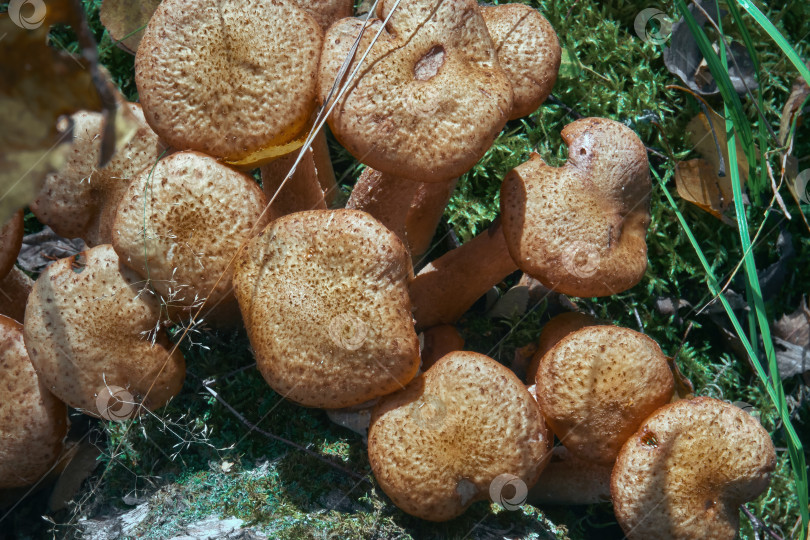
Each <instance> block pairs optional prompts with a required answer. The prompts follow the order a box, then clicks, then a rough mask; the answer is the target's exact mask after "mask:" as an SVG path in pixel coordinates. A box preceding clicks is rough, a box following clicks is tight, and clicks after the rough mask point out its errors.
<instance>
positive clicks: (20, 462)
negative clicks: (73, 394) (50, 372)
mask: <svg viewBox="0 0 810 540" xmlns="http://www.w3.org/2000/svg"><path fill="white" fill-rule="evenodd" d="M67 426H68V418H67V409H66V408H65V404H64V403H62V402H61V401H59V400H58V399H56V397H54V395H53V394H51V393H50V392H49V391H48V389H47V386H46V385H44V384H43V383H42V382H41V381H40V380H39V378H38V377H37V373H36V372H35V371H34V366H32V365H31V360H29V358H28V353H27V352H26V351H25V344H24V343H23V327H22V325H21V324H20V323H18V322H17V321H14V320H12V319H9V318H8V317H4V316H2V315H0V489H6V488H13V487H22V486H27V485H30V484H33V483H35V482H36V481H37V480H39V479H40V478H41V477H42V476H44V475H45V474H46V473H47V472H48V470H49V469H50V468H51V465H53V464H54V462H55V461H56V459H57V458H58V457H59V454H60V453H61V452H62V448H63V440H64V438H65V436H66V435H67Z"/></svg>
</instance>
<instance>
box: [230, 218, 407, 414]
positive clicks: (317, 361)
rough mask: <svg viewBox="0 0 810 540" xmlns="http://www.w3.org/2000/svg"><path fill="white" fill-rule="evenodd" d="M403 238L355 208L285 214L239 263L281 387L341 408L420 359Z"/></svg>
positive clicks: (269, 370)
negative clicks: (412, 317) (409, 294)
mask: <svg viewBox="0 0 810 540" xmlns="http://www.w3.org/2000/svg"><path fill="white" fill-rule="evenodd" d="M412 276H413V270H412V268H411V261H410V257H409V255H408V252H407V250H406V249H405V246H404V245H403V244H402V242H401V241H400V240H399V238H397V236H396V235H395V234H394V233H392V232H391V231H389V230H388V229H386V228H385V227H384V226H383V225H382V224H381V223H379V222H378V221H376V220H375V219H374V218H372V217H371V216H369V215H368V214H366V213H365V212H359V211H356V210H314V211H310V212H298V213H295V214H290V215H287V216H284V217H281V218H279V219H277V220H275V221H273V222H272V223H270V225H268V226H267V228H266V229H265V230H264V231H263V232H262V233H261V234H260V235H259V236H257V237H256V238H253V239H252V240H251V241H250V242H249V243H248V245H247V247H246V248H245V250H244V251H243V252H242V253H241V254H240V256H239V258H238V259H237V261H236V264H235V268H234V276H233V282H234V287H235V289H236V297H237V299H238V300H239V307H240V308H241V310H242V317H243V318H244V320H245V326H246V327H247V331H248V337H249V338H250V343H251V345H252V347H253V350H254V353H255V355H256V360H257V362H258V366H259V370H260V371H261V372H262V375H263V376H264V378H265V380H266V381H267V382H268V384H269V385H270V386H271V387H272V388H273V389H274V390H275V391H276V392H278V393H279V394H281V395H283V396H285V397H286V398H288V399H291V400H293V401H296V402H298V403H300V404H302V405H306V406H309V407H323V408H341V407H348V406H351V405H356V404H358V403H362V402H364V401H367V400H369V399H372V398H375V397H378V396H381V395H385V394H388V393H391V392H393V391H395V390H397V389H399V388H401V387H402V386H404V385H405V384H407V383H408V381H410V380H411V379H412V378H413V377H414V376H415V375H416V372H417V370H418V368H419V340H418V338H417V336H416V333H415V332H414V329H413V322H412V319H411V313H410V311H411V304H410V300H409V298H408V288H407V287H408V280H409V279H410V278H411V277H412Z"/></svg>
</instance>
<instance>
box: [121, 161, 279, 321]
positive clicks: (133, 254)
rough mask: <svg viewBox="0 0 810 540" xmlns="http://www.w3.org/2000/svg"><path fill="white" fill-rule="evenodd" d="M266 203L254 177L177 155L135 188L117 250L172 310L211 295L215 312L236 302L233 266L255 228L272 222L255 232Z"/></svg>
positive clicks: (126, 203) (126, 199)
mask: <svg viewBox="0 0 810 540" xmlns="http://www.w3.org/2000/svg"><path fill="white" fill-rule="evenodd" d="M265 204H267V201H266V199H265V197H264V193H262V190H261V188H260V187H259V186H258V185H257V184H256V182H255V181H254V180H253V179H252V178H250V177H249V176H247V175H245V174H242V173H240V172H237V171H235V170H233V169H231V168H230V167H228V166H226V165H223V164H221V163H220V162H218V161H217V160H215V159H214V158H212V157H209V156H206V155H204V154H200V153H198V152H178V153H176V154H173V155H171V156H169V157H167V158H164V159H162V160H160V162H158V164H157V165H156V166H155V167H154V170H152V169H150V170H149V171H146V172H144V173H143V174H141V175H140V176H139V177H138V178H137V179H136V181H134V182H133V183H132V184H131V185H130V186H129V189H128V190H127V191H126V193H125V194H124V196H123V200H122V202H121V204H120V205H119V207H118V213H117V214H116V216H115V222H114V225H113V247H114V248H115V251H116V252H117V253H118V256H119V257H120V258H121V262H123V263H124V264H125V265H127V266H129V267H130V268H132V269H134V270H135V271H136V272H138V273H139V274H140V275H141V276H142V277H144V278H146V277H148V278H149V279H150V280H151V283H152V285H153V287H154V288H155V290H156V291H157V292H158V293H159V294H160V295H161V296H162V297H163V298H164V299H165V300H166V302H168V303H170V304H171V306H190V305H193V304H195V301H196V302H199V300H201V299H202V298H206V297H207V298H208V300H207V302H206V306H208V307H213V306H216V305H218V304H219V303H220V302H221V301H223V300H225V301H227V300H232V299H233V295H232V293H231V273H232V271H231V267H230V266H228V264H229V263H230V262H231V258H232V257H233V256H234V255H235V254H236V251H237V249H238V248H239V246H240V245H241V244H242V242H244V241H245V240H247V239H248V237H249V234H250V232H251V230H252V229H253V230H254V233H258V232H259V231H260V230H261V229H263V228H264V225H266V223H267V218H266V217H265V218H262V219H261V223H259V224H258V226H256V227H255V229H254V225H255V224H256V223H257V222H258V221H259V218H260V216H261V214H262V211H263V210H264V206H265ZM144 225H145V227H146V232H145V236H144ZM220 277H222V279H220Z"/></svg>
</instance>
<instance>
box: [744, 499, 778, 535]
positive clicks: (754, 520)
mask: <svg viewBox="0 0 810 540" xmlns="http://www.w3.org/2000/svg"><path fill="white" fill-rule="evenodd" d="M740 510H742V511H743V514H745V517H747V518H748V519H749V520H750V521H751V526H752V527H753V528H754V531H755V532H756V531H757V530H760V531H765V532H766V533H768V536H770V537H771V538H773V540H785V539H784V538H782V537H781V536H779V535H778V534H776V532H775V531H774V530H773V529H771V528H770V527H768V526H767V525H765V523H763V522H762V520H760V519H759V518H758V517H757V516H755V515H754V514H752V513H751V511H750V510H749V509H748V508H746V507H745V505H744V504H741V505H740Z"/></svg>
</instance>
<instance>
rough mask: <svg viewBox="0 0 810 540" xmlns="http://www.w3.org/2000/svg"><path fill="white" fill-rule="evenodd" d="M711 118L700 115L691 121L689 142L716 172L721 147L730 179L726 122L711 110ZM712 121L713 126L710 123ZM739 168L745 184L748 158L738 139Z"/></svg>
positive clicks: (687, 130)
mask: <svg viewBox="0 0 810 540" xmlns="http://www.w3.org/2000/svg"><path fill="white" fill-rule="evenodd" d="M709 117H710V118H707V117H706V115H704V114H702V113H701V114H699V115H697V116H695V117H694V118H692V120H690V121H689V124H687V126H686V132H687V135H688V136H689V141H690V142H691V143H692V145H693V148H694V150H696V151H697V153H698V154H700V157H702V158H703V159H705V160H706V161H708V162H709V163H711V164H712V167H714V169H715V172H718V171H720V156H719V155H718V154H717V147H718V146H719V147H720V152H721V153H722V156H723V163H724V165H725V167H724V170H725V172H726V177H727V178H728V177H729V174H728V171H729V167H730V165H729V162H728V139H727V138H726V121H725V119H724V118H723V117H722V116H720V115H719V114H717V113H716V112H714V111H713V110H711V109H709ZM710 121H711V125H710V124H709V122H710ZM712 128H714V136H716V137H717V144H715V143H714V137H713V136H712ZM737 168H738V169H739V171H740V180H741V181H742V182H743V183H745V182H747V181H748V158H746V156H745V152H744V151H743V147H742V144H741V143H740V141H739V138H738V139H737ZM729 189H730V184H729Z"/></svg>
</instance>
